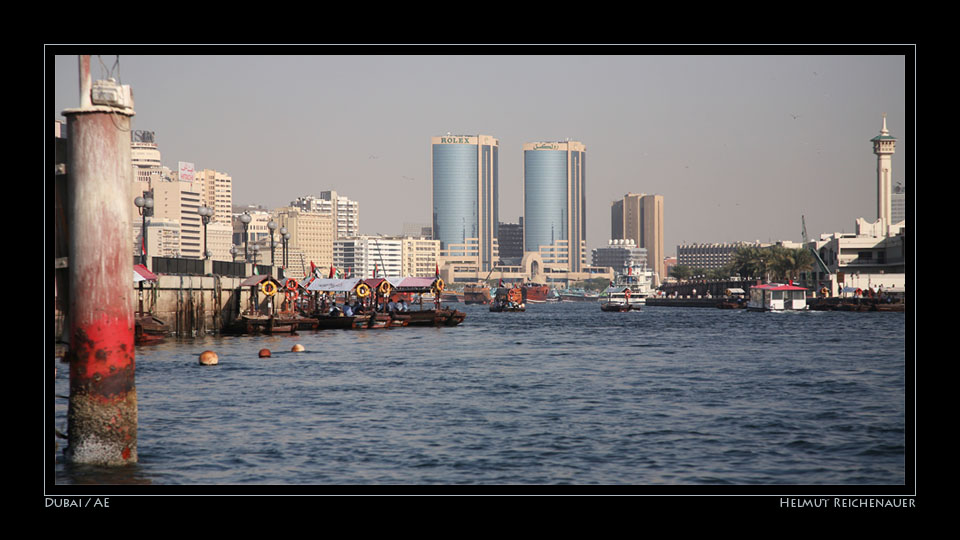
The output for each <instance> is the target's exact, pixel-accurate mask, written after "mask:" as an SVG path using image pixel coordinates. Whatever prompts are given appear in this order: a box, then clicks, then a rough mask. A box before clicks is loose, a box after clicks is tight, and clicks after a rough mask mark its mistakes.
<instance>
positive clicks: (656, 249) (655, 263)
mask: <svg viewBox="0 0 960 540" xmlns="http://www.w3.org/2000/svg"><path fill="white" fill-rule="evenodd" d="M610 237H611V238H612V239H614V240H619V239H629V240H633V241H634V243H635V244H636V245H637V246H638V247H642V248H645V249H646V250H647V257H648V263H649V265H650V269H651V270H653V272H654V282H655V284H656V285H659V284H660V283H661V280H662V279H663V277H664V276H665V275H666V272H665V269H664V266H663V259H664V250H663V195H647V194H644V193H627V194H626V195H624V196H623V198H622V199H620V200H617V201H613V203H611V205H610ZM680 264H684V263H683V262H682V261H681V262H680Z"/></svg>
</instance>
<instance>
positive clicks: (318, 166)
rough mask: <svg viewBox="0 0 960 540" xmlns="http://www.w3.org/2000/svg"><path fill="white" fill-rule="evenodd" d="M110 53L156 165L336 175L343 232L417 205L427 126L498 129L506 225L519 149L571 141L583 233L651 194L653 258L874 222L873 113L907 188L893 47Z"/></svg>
mask: <svg viewBox="0 0 960 540" xmlns="http://www.w3.org/2000/svg"><path fill="white" fill-rule="evenodd" d="M158 50H159V51H161V52H162V51H163V48H162V47H161V48H158ZM199 50H201V51H202V49H199ZM281 50H282V49H281ZM478 50H479V51H482V50H483V48H479V49H478ZM603 50H604V49H603V48H602V47H600V48H596V47H594V48H592V49H591V51H598V52H602V51H603ZM628 50H629V49H628ZM720 50H721V51H722V49H720ZM738 50H741V49H738ZM833 50H834V49H831V52H832V51H833ZM839 50H840V52H843V50H844V49H843V48H840V49H839ZM852 50H853V51H859V49H852ZM322 51H323V49H322V48H319V49H318V52H322ZM522 51H523V49H522V48H521V49H520V52H522ZM616 51H617V52H618V53H619V52H620V49H616ZM642 51H644V49H643V48H639V49H637V52H638V53H639V52H642ZM668 51H669V49H668ZM787 51H788V52H789V48H788V49H787ZM800 51H801V52H809V48H802V49H800ZM434 52H437V51H436V50H434V49H432V48H429V47H428V48H426V49H425V53H428V54H429V53H434ZM781 52H782V49H781ZM887 52H888V51H887ZM896 52H902V53H903V54H912V51H910V50H908V49H906V48H904V49H900V50H897V51H896ZM757 53H758V54H765V52H764V50H763V48H758V50H757ZM911 58H912V56H911ZM115 61H116V58H115V57H113V56H105V57H100V58H99V59H98V57H93V58H92V72H93V76H94V78H95V79H99V78H106V77H107V76H111V75H112V76H114V77H116V78H119V79H120V82H121V83H122V84H129V85H130V86H131V88H132V89H133V93H134V99H135V110H136V116H134V117H133V119H132V121H133V129H135V130H147V131H152V132H154V133H156V136H157V143H158V145H159V149H160V152H161V155H162V159H163V164H164V165H166V166H169V167H171V168H173V167H175V165H176V162H177V161H186V162H192V163H194V164H195V165H196V167H197V168H200V169H203V168H209V169H215V170H217V171H222V172H224V173H226V174H229V175H230V176H231V177H232V178H233V181H234V203H235V204H237V205H245V204H253V205H257V204H259V205H263V206H265V207H268V208H276V207H280V206H285V205H287V204H288V203H289V201H290V200H293V199H295V198H297V197H300V196H307V195H316V194H317V193H318V192H320V191H329V190H335V191H339V192H341V193H343V194H344V195H346V196H347V197H349V198H351V199H352V200H356V201H358V202H359V204H360V207H361V209H362V211H363V219H362V220H361V225H360V228H361V230H360V232H361V234H376V233H382V234H397V233H398V232H399V231H400V229H401V227H402V226H403V224H404V223H405V222H420V223H429V222H430V221H431V215H430V214H431V172H430V167H431V159H430V151H431V148H430V138H431V137H435V136H439V135H442V134H444V133H447V132H450V133H456V134H473V135H476V134H483V133H486V134H490V135H492V136H494V137H496V138H497V139H498V140H499V143H500V144H499V146H500V150H499V153H500V156H499V159H500V167H499V174H500V181H499V185H500V190H499V191H500V198H499V205H500V211H499V220H500V221H503V222H507V223H515V222H516V221H517V218H518V217H519V216H522V215H523V208H522V199H523V195H522V175H523V171H522V155H523V153H522V145H523V144H525V143H527V142H532V141H546V140H556V141H562V140H566V139H571V140H577V141H581V142H582V143H583V144H584V146H585V148H586V151H587V152H588V153H589V154H590V163H589V170H588V172H587V176H586V180H587V181H586V189H585V191H586V201H587V202H586V204H587V210H586V216H587V220H588V222H587V227H586V229H587V231H588V237H587V248H588V249H592V248H596V247H600V246H603V245H605V244H606V242H607V240H608V239H609V235H610V225H609V208H610V204H611V202H612V201H614V200H617V199H620V198H622V197H623V195H624V194H626V193H629V192H643V193H648V194H657V195H662V196H663V197H664V244H665V245H664V248H665V251H666V254H667V255H672V254H675V250H676V246H677V245H678V244H681V243H696V242H735V241H753V240H760V241H763V242H766V241H771V240H772V241H777V240H795V241H796V240H800V231H801V224H800V220H801V215H803V216H805V219H806V225H807V230H808V232H809V233H810V235H811V236H816V235H818V234H820V233H830V232H838V231H847V232H850V231H852V230H853V227H854V222H855V220H856V218H858V217H863V218H866V219H867V220H870V221H873V220H875V219H876V215H875V214H876V156H875V155H874V154H873V152H872V147H871V143H870V139H871V138H872V137H874V136H876V135H877V134H878V133H879V132H880V129H881V124H882V115H883V114H884V113H886V115H887V128H888V129H889V130H890V134H891V135H892V136H894V137H896V138H897V140H898V141H897V154H896V155H895V156H894V157H893V167H892V170H893V184H894V185H896V184H897V183H903V185H904V186H905V187H906V188H907V189H908V190H912V189H913V186H912V176H913V162H912V159H910V157H909V156H911V155H912V149H911V144H912V140H911V135H912V132H913V110H914V105H913V103H912V102H911V103H910V104H909V107H910V108H909V113H908V109H907V107H908V104H907V102H906V99H907V97H906V81H907V73H906V69H907V62H906V58H905V57H904V56H902V55H884V56H872V55H837V56H835V55H816V56H813V55H808V56H794V55H791V56H746V55H733V56H726V55H709V56H628V55H621V54H617V55H609V56H607V55H597V56H569V55H556V56H533V55H530V56H479V55H478V56H256V57H247V56H121V57H120V58H119V62H117V63H116V64H115ZM910 67H911V68H912V65H911V66H910ZM49 68H51V69H52V72H53V77H54V80H53V95H52V96H51V97H52V98H53V101H54V108H55V110H54V115H55V118H56V119H60V118H61V112H62V111H63V110H64V109H67V108H71V107H75V106H76V105H77V103H78V97H77V94H78V85H77V57H76V56H63V57H60V56H58V57H55V58H54V59H53V64H52V65H51V66H49ZM911 76H912V73H911ZM908 178H909V179H910V181H908ZM910 210H912V209H910ZM910 210H908V213H910Z"/></svg>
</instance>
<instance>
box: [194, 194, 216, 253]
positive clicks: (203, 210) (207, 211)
mask: <svg viewBox="0 0 960 540" xmlns="http://www.w3.org/2000/svg"><path fill="white" fill-rule="evenodd" d="M197 213H198V214H200V219H201V220H202V221H203V258H204V259H207V258H209V257H210V251H209V250H207V224H208V223H210V220H211V219H213V208H210V207H209V206H201V207H200V208H198V209H197Z"/></svg>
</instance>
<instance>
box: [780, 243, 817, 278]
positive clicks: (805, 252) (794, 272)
mask: <svg viewBox="0 0 960 540" xmlns="http://www.w3.org/2000/svg"><path fill="white" fill-rule="evenodd" d="M775 247H777V248H778V249H777V250H776V252H775V258H776V268H777V272H778V275H779V276H780V277H781V278H783V279H799V278H800V272H804V271H806V270H810V269H811V268H813V264H814V262H815V260H814V257H813V253H811V252H810V250H809V249H807V248H795V249H793V248H785V247H782V246H775Z"/></svg>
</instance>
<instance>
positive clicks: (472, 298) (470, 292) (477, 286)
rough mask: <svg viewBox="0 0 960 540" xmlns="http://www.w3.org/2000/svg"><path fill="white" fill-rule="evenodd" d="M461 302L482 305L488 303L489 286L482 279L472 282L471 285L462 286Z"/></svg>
mask: <svg viewBox="0 0 960 540" xmlns="http://www.w3.org/2000/svg"><path fill="white" fill-rule="evenodd" d="M463 303H464V304H483V305H486V304H489V303H490V286H489V285H487V284H486V283H484V282H482V281H481V282H478V283H474V284H473V285H467V286H466V287H464V288H463Z"/></svg>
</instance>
